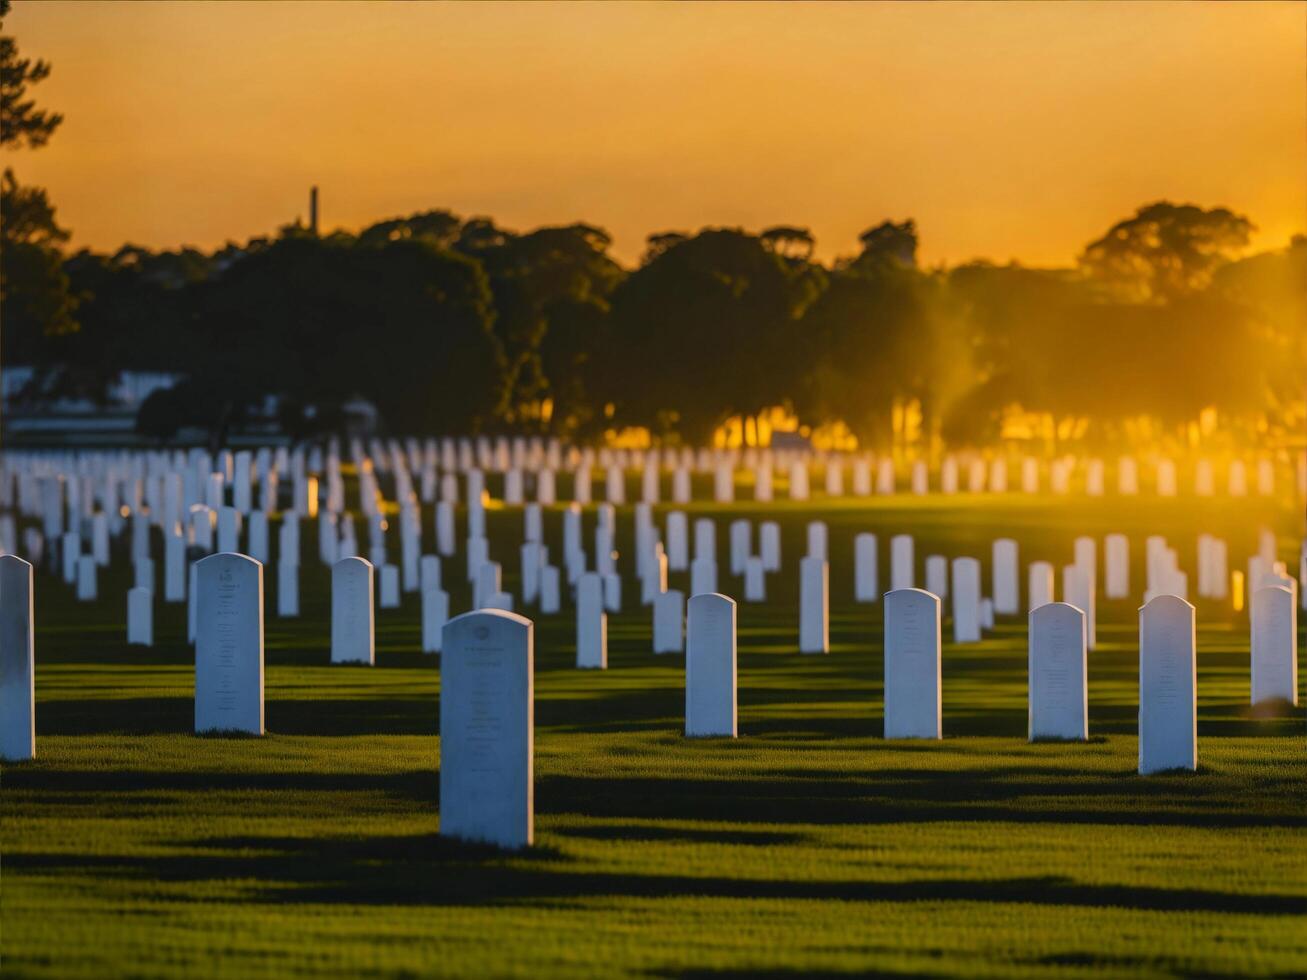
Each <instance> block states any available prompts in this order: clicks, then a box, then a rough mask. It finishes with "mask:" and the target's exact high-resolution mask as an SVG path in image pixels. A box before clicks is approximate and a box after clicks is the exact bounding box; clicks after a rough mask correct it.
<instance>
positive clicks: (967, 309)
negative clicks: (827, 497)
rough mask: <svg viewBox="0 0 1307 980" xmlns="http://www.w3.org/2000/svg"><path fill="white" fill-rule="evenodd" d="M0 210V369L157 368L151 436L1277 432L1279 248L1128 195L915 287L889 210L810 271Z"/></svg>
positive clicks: (34, 115)
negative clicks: (220, 234)
mask: <svg viewBox="0 0 1307 980" xmlns="http://www.w3.org/2000/svg"><path fill="white" fill-rule="evenodd" d="M7 6H8V4H7V2H3V0H0V16H2V15H3V13H4V11H5V10H6V9H7ZM3 43H4V47H3V49H0V94H2V95H3V100H4V105H3V137H2V143H3V145H4V146H5V148H6V149H18V148H23V147H29V148H38V147H40V146H41V145H43V144H44V143H45V142H46V141H47V140H48V139H49V138H50V135H51V134H52V133H53V131H54V130H55V128H56V127H57V126H58V124H59V117H58V116H57V115H52V114H49V113H46V112H44V111H43V110H39V109H37V108H36V107H35V105H34V103H33V102H32V101H31V99H30V98H28V97H27V96H26V86H27V85H28V84H32V83H35V82H39V81H40V80H41V79H42V78H44V77H45V75H46V74H48V72H49V66H48V65H46V64H44V63H42V62H30V61H27V60H25V59H22V58H21V57H19V55H18V52H17V49H16V47H14V46H13V44H12V41H11V39H8V38H4V39H3ZM2 190H3V198H4V199H3V203H2V209H3V217H4V221H3V230H2V233H0V234H2V240H0V303H3V306H4V331H3V335H2V337H0V344H2V347H0V356H2V357H3V361H4V363H5V364H6V365H32V366H34V367H35V368H37V373H36V376H35V377H34V379H33V382H32V384H31V385H30V386H29V388H30V391H29V392H27V394H28V395H29V396H30V397H34V398H35V397H49V396H50V395H52V394H67V395H78V396H83V397H90V398H102V397H104V395H105V392H106V391H107V389H108V386H109V385H110V383H111V382H112V381H113V379H114V378H115V377H116V376H117V375H118V374H119V372H121V371H125V370H161V371H169V372H178V373H180V374H182V375H184V376H185V380H184V381H183V382H182V383H181V384H179V385H178V386H177V387H176V388H175V389H172V390H170V391H166V392H160V393H158V394H156V395H155V396H153V397H152V398H151V399H150V401H149V402H147V403H146V405H145V406H143V408H142V412H141V418H140V420H139V424H140V427H141V429H142V431H143V432H145V433H147V434H150V435H155V436H158V437H160V438H164V437H167V436H168V435H169V434H170V433H172V432H175V431H176V430H177V429H178V428H179V427H181V426H199V427H201V428H204V429H207V430H208V431H210V432H211V433H219V434H221V433H224V432H228V431H231V430H232V429H233V428H235V427H239V426H240V425H242V424H243V423H244V422H245V421H246V420H247V419H248V418H250V417H251V415H252V414H253V413H254V412H255V411H256V410H258V409H259V408H260V407H261V406H263V405H265V404H267V402H268V400H269V397H270V396H275V398H276V400H277V402H278V404H279V405H280V413H281V423H282V425H283V426H284V427H285V428H286V430H287V431H288V432H290V433H291V434H293V435H309V434H312V433H314V432H318V431H327V430H332V429H335V428H337V427H339V425H340V424H341V420H342V417H343V413H344V412H345V411H346V408H347V406H349V405H350V403H351V402H353V401H355V400H357V399H364V400H366V401H368V402H370V403H372V404H373V405H375V406H376V408H377V409H378V411H379V413H380V416H381V419H382V420H383V423H384V426H385V427H386V429H387V430H388V431H391V432H455V431H515V432H532V433H534V432H546V433H556V434H560V435H566V436H571V437H574V438H592V437H595V436H597V435H598V434H600V433H602V432H603V431H606V430H610V429H613V428H620V427H624V426H640V427H645V428H647V429H649V430H650V432H651V433H652V434H653V435H654V437H656V438H660V439H665V440H681V441H685V442H696V443H697V442H702V441H703V440H705V439H707V438H708V437H709V436H710V435H711V433H712V432H713V431H714V429H715V428H716V427H717V426H718V425H719V424H721V423H722V422H723V421H724V420H726V419H730V418H746V419H747V418H751V417H753V416H756V415H757V414H758V413H761V412H763V411H765V410H768V409H770V408H771V407H773V406H785V407H788V408H789V409H790V410H792V411H793V412H794V413H795V414H796V415H797V416H798V417H799V418H800V419H801V420H803V421H804V422H806V423H808V424H811V425H813V426H818V425H822V424H826V423H836V422H838V423H842V424H843V425H846V426H847V427H848V428H849V429H850V430H852V432H853V433H854V434H855V435H857V437H858V438H859V440H860V441H861V442H862V443H863V444H867V445H873V446H875V445H885V444H887V443H888V442H889V441H890V439H891V438H892V435H893V412H894V407H895V406H896V405H902V404H905V403H909V402H910V403H913V404H915V405H916V406H919V410H920V414H921V419H922V427H923V430H924V431H925V432H926V433H927V434H928V435H931V436H939V437H941V438H942V439H943V440H945V441H947V442H948V443H950V444H954V445H978V444H985V443H989V442H992V441H994V440H995V439H997V438H998V437H999V435H1000V432H1001V430H1002V425H1003V421H1004V419H1005V418H1006V417H1008V416H1009V415H1010V414H1011V412H1012V411H1013V410H1014V409H1016V408H1019V409H1021V410H1023V411H1025V412H1034V413H1045V414H1046V415H1047V416H1048V417H1051V418H1054V419H1072V418H1073V419H1077V420H1080V423H1081V424H1080V427H1079V429H1078V430H1077V431H1078V432H1079V433H1080V434H1081V435H1083V436H1087V437H1091V438H1101V439H1103V440H1111V439H1113V438H1115V437H1116V436H1118V435H1120V434H1121V433H1122V432H1123V431H1124V427H1125V426H1127V425H1128V424H1130V423H1131V422H1132V420H1137V419H1139V418H1147V419H1151V420H1153V421H1155V422H1156V423H1158V424H1159V425H1161V426H1165V427H1172V428H1175V427H1177V426H1180V425H1182V424H1184V423H1187V422H1189V421H1191V420H1193V419H1195V418H1196V417H1197V416H1198V414H1199V413H1200V412H1202V411H1203V410H1204V409H1207V408H1209V407H1214V408H1216V409H1217V410H1218V411H1220V412H1221V413H1222V415H1223V417H1224V418H1225V419H1226V420H1227V421H1228V422H1230V423H1231V424H1232V425H1235V426H1247V427H1249V428H1250V429H1258V430H1260V431H1264V430H1265V428H1266V427H1267V426H1268V425H1269V426H1271V427H1276V426H1279V427H1285V426H1291V425H1294V424H1297V423H1298V422H1300V421H1301V412H1302V402H1303V381H1304V370H1305V368H1307V239H1304V238H1302V237H1299V238H1296V239H1295V240H1294V242H1293V243H1292V244H1291V245H1290V246H1289V247H1288V248H1285V249H1281V250H1275V251H1269V252H1264V253H1261V254H1257V255H1252V256H1249V257H1243V253H1244V252H1245V251H1246V249H1247V246H1248V243H1249V240H1250V236H1251V234H1252V232H1253V231H1254V228H1253V225H1252V222H1251V221H1250V220H1249V219H1248V218H1247V217H1245V216H1243V215H1239V214H1237V213H1234V212H1232V211H1229V210H1227V209H1224V208H1210V209H1207V208H1202V207H1199V206H1195V205H1190V204H1173V203H1170V202H1165V201H1162V202H1157V203H1153V204H1149V205H1146V206H1144V207H1141V208H1140V209H1139V210H1138V211H1137V212H1136V213H1135V214H1134V215H1131V216H1129V217H1127V218H1125V219H1123V220H1121V221H1119V222H1117V223H1116V224H1114V225H1112V226H1111V227H1110V228H1108V229H1106V230H1105V232H1104V234H1103V235H1102V236H1101V237H1099V238H1097V239H1096V240H1094V241H1092V242H1090V243H1088V244H1087V245H1086V246H1085V248H1084V250H1083V252H1082V253H1081V255H1080V257H1079V260H1078V262H1077V264H1076V265H1075V266H1074V267H1072V268H1065V269H1035V268H1027V267H1023V266H1020V265H1015V264H1012V265H996V264H994V263H990V262H986V261H974V262H969V263H966V264H962V265H958V266H954V267H951V268H944V267H939V268H925V267H923V266H922V265H921V264H920V263H919V262H918V260H917V251H918V234H917V229H916V226H915V224H914V222H913V221H911V220H906V221H897V222H896V221H884V222H881V223H879V224H876V225H874V226H873V227H870V228H869V229H868V230H867V231H866V232H865V233H864V234H862V236H861V237H860V242H859V250H858V252H857V253H856V254H854V255H851V256H848V257H845V258H841V259H839V260H836V261H834V262H831V263H822V262H819V261H816V260H815V259H814V258H813V251H814V244H815V243H814V241H813V237H812V235H811V234H810V233H809V232H808V230H807V229H805V228H802V227H793V226H778V227H774V228H769V229H764V230H762V231H760V232H750V231H746V230H744V229H739V228H704V229H701V230H699V231H697V232H692V231H668V232H663V233H659V234H655V235H651V236H650V237H649V239H648V241H647V247H646V250H645V253H644V255H643V257H642V258H641V260H640V261H639V263H638V264H637V265H636V266H635V267H634V268H627V267H624V266H623V265H622V264H621V263H619V262H618V261H616V260H615V259H614V258H613V257H612V255H611V254H610V249H611V244H612V242H611V239H610V237H609V236H608V234H607V233H606V232H605V231H604V230H603V229H602V228H599V227H597V226H594V225H589V224H582V223H578V224H572V225H567V226H561V227H544V228H537V229H535V230H531V231H527V232H524V233H518V232H515V231H511V230H508V229H506V228H502V227H500V226H499V225H497V224H496V223H495V222H494V221H493V220H491V219H490V218H486V217H471V218H463V217H460V216H458V215H455V214H453V213H451V212H449V211H445V210H431V211H423V212H419V213H416V214H412V215H408V216H406V217H397V218H393V219H389V220H385V221H380V222H377V223H375V224H372V225H370V226H368V227H366V228H364V229H362V230H361V231H359V232H357V233H350V232H343V231H337V232H333V233H331V234H327V235H317V234H315V233H314V232H313V231H311V230H310V229H308V228H305V227H304V226H302V225H300V224H298V223H296V224H293V225H289V226H286V227H284V228H282V229H279V230H278V231H277V233H275V234H273V235H269V236H267V237H263V238H256V239H253V240H251V241H249V242H246V243H245V244H243V245H236V244H229V245H227V246H225V247H223V248H220V249H217V250H215V251H211V252H206V251H202V250H199V249H191V248H184V249H180V250H161V251H155V250H150V249H146V248H140V247H136V246H131V245H127V246H124V247H123V248H121V249H119V250H118V251H117V252H114V253H112V254H108V253H100V252H94V251H91V250H87V249H83V250H80V251H77V252H75V253H72V254H68V253H67V251H66V243H67V241H68V233H67V231H66V230H65V229H63V228H61V227H60V226H59V225H58V223H57V221H56V217H55V211H54V208H53V206H52V205H51V203H50V202H49V200H48V199H47V197H46V194H45V192H44V191H43V190H41V189H40V188H33V187H25V186H23V185H21V184H20V183H19V182H18V180H17V178H16V177H15V175H14V173H13V171H12V170H10V169H6V171H5V174H4V181H3V188H2Z"/></svg>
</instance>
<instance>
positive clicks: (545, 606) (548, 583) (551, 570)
mask: <svg viewBox="0 0 1307 980" xmlns="http://www.w3.org/2000/svg"><path fill="white" fill-rule="evenodd" d="M560 578H561V576H560V574H559V571H558V566H556V565H545V566H544V567H543V568H541V569H540V611H541V612H542V613H546V614H548V615H553V614H554V613H556V612H558V610H559V609H560V608H561V605H562V596H561V583H560V581H559V579H560Z"/></svg>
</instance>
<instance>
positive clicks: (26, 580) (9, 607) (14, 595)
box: [0, 555, 36, 762]
mask: <svg viewBox="0 0 1307 980" xmlns="http://www.w3.org/2000/svg"><path fill="white" fill-rule="evenodd" d="M32 613H33V604H32V566H31V564H30V563H29V562H26V561H24V560H23V559H21V558H19V557H18V556H17V555H0V758H2V759H4V760H6V761H7V762H23V761H25V760H27V759H31V758H33V757H35V755H36V689H35V676H36V658H35V649H36V648H35V643H34V636H35V634H34V632H33V626H34V622H33V615H32Z"/></svg>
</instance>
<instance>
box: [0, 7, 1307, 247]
mask: <svg viewBox="0 0 1307 980" xmlns="http://www.w3.org/2000/svg"><path fill="white" fill-rule="evenodd" d="M742 6H743V5H740V4H722V5H696V4H661V3H651V4H622V3H615V4H550V5H535V4H525V5H523V4H511V3H504V4H436V3H432V4H410V3H403V4H400V3H393V4H391V3H280V2H265V3H221V4H219V3H186V4H112V3H71V2H50V3H40V4H37V3H20V4H17V5H16V8H15V10H14V12H13V13H12V15H11V17H10V24H11V27H12V29H13V30H14V31H15V32H16V33H17V34H18V35H19V36H21V37H22V39H23V44H24V49H25V51H26V52H27V53H28V54H30V55H32V56H34V57H41V58H45V59H48V60H49V61H51V62H52V63H53V65H54V66H55V70H54V72H53V74H52V75H51V77H50V79H49V80H48V81H47V82H45V83H44V84H43V86H42V91H41V97H42V99H43V101H44V103H45V104H46V105H48V106H49V107H50V108H52V109H54V110H57V111H60V112H63V113H64V114H65V116H66V122H65V123H64V126H63V128H62V129H61V131H60V134H59V138H58V140H56V141H54V142H53V143H52V144H51V146H50V147H49V149H47V150H45V151H43V152H41V153H39V154H23V155H21V157H15V159H14V160H13V161H12V162H13V165H14V166H16V168H17V169H18V171H19V176H20V177H21V178H22V179H24V180H26V181H30V182H33V183H37V184H40V185H43V186H46V187H48V188H49V190H50V193H51V196H52V198H53V200H54V201H56V202H57V204H58V207H59V216H60V220H61V223H62V224H64V225H65V226H67V227H68V228H70V229H71V230H72V232H73V242H72V244H73V246H74V247H80V246H83V245H87V246H92V247H95V248H97V249H109V250H112V249H114V248H116V247H118V246H119V245H121V244H122V243H124V242H133V243H137V244H141V245H146V246H150V247H155V248H158V247H175V246H178V245H181V244H193V245H196V246H200V247H205V248H209V247H213V246H216V245H219V244H221V243H222V242H223V241H226V240H229V239H230V240H238V241H239V240H244V239H246V238H248V237H251V236H256V235H261V234H268V233H271V232H273V231H275V229H276V228H277V227H278V226H279V225H282V224H284V223H286V222H288V221H291V220H293V219H295V218H296V217H297V216H302V215H304V214H305V212H306V208H307V192H308V188H309V186H310V185H311V184H317V185H319V186H320V187H321V189H322V196H323V223H324V226H325V227H326V228H332V227H337V226H339V227H345V228H350V229H357V228H358V227H360V226H362V225H364V224H366V223H369V222H371V221H373V220H376V219H379V218H381V217H385V216H388V215H397V214H404V213H410V212H413V211H417V210H422V209H426V208H432V207H447V208H450V209H452V210H454V211H455V212H457V213H459V214H462V215H472V214H490V215H493V216H494V217H495V218H496V220H498V221H500V222H502V223H503V224H505V225H506V226H508V227H516V228H527V227H532V226H535V225H539V224H547V223H563V222H571V221H576V220H584V221H587V222H591V223H595V224H598V225H601V226H603V227H605V228H607V229H608V230H609V231H610V232H612V234H613V235H614V236H615V239H616V243H615V248H614V252H615V254H616V255H617V256H618V257H620V258H621V259H623V260H624V261H626V262H628V263H629V262H632V261H634V260H636V259H638V257H639V255H640V253H641V252H642V250H643V243H644V238H645V236H646V235H647V234H649V233H651V232H658V231H663V230H667V229H669V228H675V229H677V230H695V229H697V228H699V227H701V226H704V225H730V226H734V225H739V226H744V227H746V228H751V229H755V230H756V229H758V228H760V227H765V226H768V225H771V224H779V223H788V224H796V225H805V226H808V227H810V228H811V229H812V231H813V233H814V234H815V235H816V238H817V254H818V256H819V257H822V258H830V257H832V256H835V255H840V254H847V253H850V252H853V251H854V250H855V248H856V236H857V234H858V233H859V232H860V231H861V230H862V229H864V228H866V227H868V226H869V225H872V224H875V223H876V222H878V221H880V220H881V219H883V218H887V217H888V218H894V219H896V220H901V219H903V218H908V217H911V218H915V219H916V221H917V224H918V227H919V228H920V230H921V239H922V257H923V259H924V261H926V262H927V263H939V262H947V263H956V262H960V261H965V260H967V259H970V258H973V257H976V256H985V257H988V258H991V259H994V260H995V261H999V262H1006V261H1008V260H1009V259H1016V260H1019V261H1021V262H1024V263H1029V264H1065V263H1069V262H1070V261H1072V259H1073V258H1074V256H1075V255H1076V254H1077V253H1078V251H1079V250H1080V249H1081V248H1082V247H1083V246H1084V244H1085V243H1086V242H1088V241H1090V240H1092V239H1093V238H1094V237H1096V236H1097V235H1099V234H1101V232H1102V230H1103V229H1104V228H1106V227H1107V226H1108V225H1109V224H1110V223H1111V222H1112V221H1114V220H1116V219H1117V218H1118V217H1119V216H1121V215H1123V214H1128V213H1130V212H1131V211H1132V210H1133V209H1134V208H1135V207H1137V206H1138V205H1140V204H1142V203H1145V202H1147V201H1151V200H1155V199H1159V198H1163V197H1165V198H1168V199H1170V200H1187V201H1193V202H1195V203H1199V204H1202V205H1204V206H1212V205H1217V204H1220V205H1225V206H1228V207H1231V208H1234V209H1236V210H1238V211H1240V212H1242V213H1245V214H1247V215H1249V216H1250V217H1251V218H1252V219H1253V220H1254V221H1255V222H1256V223H1257V225H1258V228H1259V231H1258V233H1257V235H1256V236H1255V237H1254V239H1253V243H1252V244H1253V247H1254V248H1272V247H1278V246H1281V245H1283V244H1285V243H1286V242H1287V240H1288V238H1289V237H1290V236H1291V235H1292V234H1293V233H1295V232H1300V231H1302V230H1303V229H1304V227H1305V226H1307V218H1304V214H1305V212H1307V190H1305V187H1307V182H1304V179H1303V175H1304V172H1305V171H1307V143H1305V141H1304V132H1305V131H1307V109H1305V108H1304V101H1305V96H1304V76H1305V74H1307V56H1305V55H1304V35H1305V21H1307V7H1305V6H1304V5H1302V4H1294V3H1268V4H1256V3H1242V4H1180V3H1137V4H1136V3H1132V4H1107V3H1104V4H1078V3H1073V4H1062V3H1056V4H1024V3H1009V4H992V5H986V4H977V5H957V4H948V3H940V4H894V3H885V4H871V5H865V6H864V5H845V4H834V5H825V4H808V5H794V6H786V5H770V4H758V5H753V6H752V9H750V10H748V11H747V15H745V11H744V10H742V9H741V8H742ZM110 37H111V38H112V39H113V41H112V43H105V39H106V38H110Z"/></svg>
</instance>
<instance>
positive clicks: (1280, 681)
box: [1251, 585, 1298, 705]
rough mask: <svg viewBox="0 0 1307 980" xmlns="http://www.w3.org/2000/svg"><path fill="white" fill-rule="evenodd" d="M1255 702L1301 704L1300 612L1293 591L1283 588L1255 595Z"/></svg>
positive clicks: (1255, 591)
mask: <svg viewBox="0 0 1307 980" xmlns="http://www.w3.org/2000/svg"><path fill="white" fill-rule="evenodd" d="M1251 620H1252V658H1251V659H1252V703H1253V704H1257V703H1258V702H1261V701H1273V700H1284V701H1288V702H1289V703H1290V704H1295V705H1296V704H1297V703H1298V610H1297V606H1296V603H1295V602H1294V596H1293V591H1292V590H1291V589H1287V588H1285V587H1284V586H1281V585H1272V586H1265V587H1263V588H1260V589H1256V590H1254V592H1253V597H1252V606H1251Z"/></svg>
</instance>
